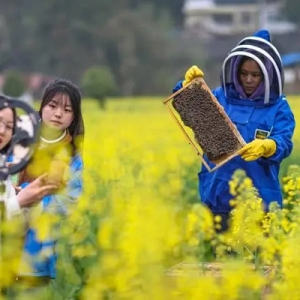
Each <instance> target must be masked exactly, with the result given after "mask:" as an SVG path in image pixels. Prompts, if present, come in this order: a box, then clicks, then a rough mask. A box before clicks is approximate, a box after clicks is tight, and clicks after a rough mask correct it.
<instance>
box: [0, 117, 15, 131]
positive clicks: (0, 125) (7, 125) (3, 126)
mask: <svg viewBox="0 0 300 300" xmlns="http://www.w3.org/2000/svg"><path fill="white" fill-rule="evenodd" d="M13 129H14V125H13V124H11V123H5V121H4V120H3V119H2V118H0V130H4V131H5V130H9V131H10V130H13Z"/></svg>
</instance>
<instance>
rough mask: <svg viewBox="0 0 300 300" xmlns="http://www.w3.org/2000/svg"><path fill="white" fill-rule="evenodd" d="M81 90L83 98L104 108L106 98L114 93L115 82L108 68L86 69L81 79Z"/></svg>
mask: <svg viewBox="0 0 300 300" xmlns="http://www.w3.org/2000/svg"><path fill="white" fill-rule="evenodd" d="M81 88H82V89H83V93H84V96H85V97H89V98H94V99H97V100H98V101H99V104H100V107H101V108H102V109H104V108H105V102H106V99H107V97H109V96H112V95H114V94H115V93H116V90H117V88H116V81H115V78H114V75H113V73H112V72H111V70H110V68H109V67H106V66H95V67H92V68H90V69H88V70H87V71H86V72H85V73H84V74H83V77H82V80H81Z"/></svg>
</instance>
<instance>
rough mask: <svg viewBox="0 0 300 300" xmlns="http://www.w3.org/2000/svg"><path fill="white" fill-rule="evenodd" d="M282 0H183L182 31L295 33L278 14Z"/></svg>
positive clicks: (294, 27)
mask: <svg viewBox="0 0 300 300" xmlns="http://www.w3.org/2000/svg"><path fill="white" fill-rule="evenodd" d="M283 4H284V0H185V3H184V6H183V14H184V20H185V22H184V23H185V29H186V30H192V31H193V32H196V33H198V35H200V36H202V37H206V38H209V37H213V36H215V35H217V36H230V35H240V34H241V35H247V34H249V33H252V32H254V31H256V30H258V29H260V28H267V29H268V30H269V31H270V32H271V33H272V34H285V33H290V32H293V31H295V30H296V28H297V27H296V25H295V24H293V23H290V22H288V21H286V20H285V19H284V18H283V17H282V14H281V12H280V11H281V9H282V5H283Z"/></svg>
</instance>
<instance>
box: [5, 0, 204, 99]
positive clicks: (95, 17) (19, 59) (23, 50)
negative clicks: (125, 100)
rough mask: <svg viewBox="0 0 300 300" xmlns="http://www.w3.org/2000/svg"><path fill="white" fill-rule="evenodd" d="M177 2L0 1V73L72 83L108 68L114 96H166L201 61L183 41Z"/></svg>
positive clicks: (195, 49) (180, 2) (198, 50)
mask: <svg viewBox="0 0 300 300" xmlns="http://www.w3.org/2000/svg"><path fill="white" fill-rule="evenodd" d="M183 2H184V1H183V0H173V1H172V2H171V0H166V1H163V2H161V1H158V0H140V1H137V0H122V1H111V0H101V1H99V0H90V1H79V0H65V1H60V0H45V1H39V0H30V1H26V3H25V2H24V0H14V1H4V0H0V5H1V12H0V41H2V43H1V45H2V47H0V57H2V58H3V57H4V59H0V71H1V69H2V70H6V69H7V68H12V67H13V68H18V69H20V70H22V71H23V72H38V73H42V74H48V75H50V76H58V77H66V78H69V79H71V80H72V81H74V82H77V83H78V82H80V79H81V77H82V75H83V74H84V72H85V71H86V70H87V69H88V68H90V66H93V65H107V66H109V68H110V69H111V72H112V73H113V75H114V77H115V80H116V82H117V85H118V87H119V92H120V95H122V96H136V95H145V94H147V95H160V96H161V95H165V94H166V93H169V92H170V91H171V90H172V86H173V85H174V82H176V81H177V80H178V79H180V78H181V76H182V74H183V72H184V70H185V69H186V68H188V67H189V66H190V65H191V64H194V63H197V61H199V59H200V57H201V60H202V59H203V55H200V53H201V46H199V44H198V45H197V47H193V46H192V45H191V41H187V40H184V41H183V40H182V35H181V30H180V26H181V23H182V12H181V7H182V5H183ZM4 45H5V47H4Z"/></svg>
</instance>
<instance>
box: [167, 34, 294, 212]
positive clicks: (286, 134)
mask: <svg viewBox="0 0 300 300" xmlns="http://www.w3.org/2000/svg"><path fill="white" fill-rule="evenodd" d="M260 33H261V35H260ZM256 36H258V37H261V38H267V39H268V38H269V35H268V34H266V31H261V32H258V33H257V34H256ZM278 68H279V69H280V72H281V73H283V72H282V71H283V70H282V66H281V65H280V63H279V64H278ZM272 70H273V71H274V68H273V69H272V68H269V69H268V71H269V72H270V73H272V72H273V71H272ZM269 76H270V78H271V79H272V81H271V83H270V87H268V88H269V92H270V97H269V99H268V103H267V104H265V99H264V96H265V93H263V94H262V95H260V96H259V97H257V98H255V99H246V98H243V97H241V95H240V94H239V93H238V92H237V88H236V86H235V85H234V83H233V82H230V80H229V81H228V82H226V81H223V83H222V86H221V87H219V88H217V89H215V90H214V91H213V93H214V95H215V96H216V98H217V99H218V101H219V103H220V104H221V105H222V106H223V107H224V109H225V112H226V113H227V115H228V116H229V118H230V119H231V121H232V122H233V123H234V124H235V125H236V127H237V129H238V131H239V132H240V133H241V135H242V136H243V138H244V140H245V141H246V143H249V142H251V141H252V140H254V139H255V138H258V136H259V133H260V132H263V133H266V134H267V135H268V138H269V139H273V140H274V141H275V142H276V146H277V150H276V152H275V153H274V154H273V155H272V156H271V157H269V158H259V159H258V160H256V161H252V162H246V161H244V160H243V159H242V158H241V157H240V156H237V157H235V158H233V159H232V160H230V161H229V162H227V163H226V164H225V165H223V166H221V167H220V168H219V169H217V170H215V171H214V172H212V173H209V172H208V170H207V169H206V168H205V166H204V165H203V166H202V169H201V172H200V173H199V174H198V177H199V193H200V198H201V201H202V202H203V203H205V204H206V205H207V206H208V207H209V208H210V209H211V211H212V212H213V213H228V212H229V211H230V210H231V206H230V204H229V202H230V200H231V199H232V198H233V196H232V195H231V194H230V192H229V185H228V182H229V181H230V180H231V179H232V175H233V173H234V172H235V171H236V170H237V169H243V170H245V172H246V174H247V176H249V177H250V178H251V179H252V181H253V184H254V186H255V187H256V188H257V190H258V192H259V194H260V196H261V197H262V199H263V201H264V204H265V207H268V206H269V204H270V203H271V202H273V201H276V202H277V203H278V204H279V205H282V194H281V188H280V181H279V178H278V174H279V167H280V163H281V161H282V160H283V159H284V158H286V157H287V156H289V155H290V153H291V151H292V148H293V143H292V136H293V133H294V128H295V120H294V116H293V113H292V111H291V109H290V106H289V104H288V102H287V100H286V98H285V96H284V95H282V94H281V95H280V94H278V92H277V91H275V87H276V88H277V87H278V80H282V82H283V79H282V78H281V79H280V78H277V79H278V80H277V82H275V80H276V76H275V75H274V74H273V73H272V74H269ZM278 77H280V76H278ZM181 87H182V81H180V82H178V84H177V85H176V87H175V88H174V90H173V91H174V92H175V91H177V90H178V89H180V88H181ZM204 158H205V159H207V158H206V157H205V156H204ZM210 166H213V164H211V163H210Z"/></svg>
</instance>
